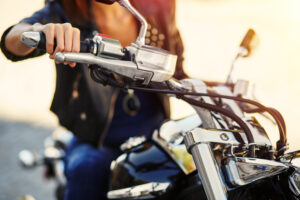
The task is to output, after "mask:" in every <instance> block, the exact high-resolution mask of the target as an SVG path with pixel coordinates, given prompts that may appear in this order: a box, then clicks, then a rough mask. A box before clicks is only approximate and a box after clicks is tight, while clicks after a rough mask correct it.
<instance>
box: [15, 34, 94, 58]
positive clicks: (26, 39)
mask: <svg viewBox="0 0 300 200" xmlns="http://www.w3.org/2000/svg"><path fill="white" fill-rule="evenodd" d="M21 40H22V42H23V43H24V44H26V45H28V46H30V47H34V48H38V49H42V50H46V36H45V34H44V33H43V32H24V33H23V34H22V36H21ZM55 48H56V40H54V49H55ZM93 48H94V43H93V41H92V40H85V41H81V42H80V52H82V53H92V52H93Z"/></svg>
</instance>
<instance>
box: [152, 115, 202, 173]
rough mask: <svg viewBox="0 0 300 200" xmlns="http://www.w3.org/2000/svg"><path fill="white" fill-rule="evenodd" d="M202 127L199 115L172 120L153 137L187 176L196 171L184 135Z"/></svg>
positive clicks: (164, 124)
mask: <svg viewBox="0 0 300 200" xmlns="http://www.w3.org/2000/svg"><path fill="white" fill-rule="evenodd" d="M200 125H201V120H200V118H199V116H198V115H196V114H195V115H191V116H189V117H186V118H184V119H181V120H176V121H173V120H170V121H167V122H165V123H163V124H162V125H161V127H160V128H159V130H158V131H155V132H154V133H153V135H152V139H153V140H154V141H155V142H156V143H157V144H158V145H159V146H160V147H162V148H163V149H164V150H165V152H166V153H167V154H168V155H169V156H170V157H171V158H172V159H173V161H175V162H176V164H177V165H178V166H179V167H180V168H181V170H182V171H183V172H184V173H185V174H190V173H191V172H193V171H195V170H196V167H195V164H194V161H193V158H192V156H191V155H190V154H189V153H188V152H187V150H186V147H185V144H184V134H185V133H186V132H188V131H191V130H192V129H194V128H196V127H198V126H200Z"/></svg>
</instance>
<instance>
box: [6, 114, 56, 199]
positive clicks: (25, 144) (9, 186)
mask: <svg viewBox="0 0 300 200" xmlns="http://www.w3.org/2000/svg"><path fill="white" fill-rule="evenodd" d="M51 132H52V130H51V129H50V128H44V127H41V126H38V125H32V124H26V123H21V122H12V121H5V120H3V119H0V200H16V199H18V198H19V197H21V196H23V195H26V194H31V195H32V196H34V197H35V198H36V200H51V199H52V200H53V199H54V195H53V192H54V189H53V188H54V182H53V181H48V180H45V179H43V176H42V173H43V168H42V167H38V168H35V169H22V167H20V165H19V163H18V157H17V156H18V152H19V151H21V150H22V149H29V150H33V151H36V152H42V149H43V140H44V138H45V137H47V136H48V135H50V134H51Z"/></svg>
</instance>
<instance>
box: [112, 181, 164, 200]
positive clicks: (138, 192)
mask: <svg viewBox="0 0 300 200" xmlns="http://www.w3.org/2000/svg"><path fill="white" fill-rule="evenodd" d="M169 186H170V183H166V182H163V183H159V182H151V183H146V184H142V185H137V186H134V187H128V188H124V189H119V190H112V191H109V192H108V193H107V198H108V199H120V198H127V199H128V198H129V199H136V198H138V199H142V198H146V197H147V198H151V197H155V196H157V195H161V194H163V193H165V192H166V191H167V189H168V187H169Z"/></svg>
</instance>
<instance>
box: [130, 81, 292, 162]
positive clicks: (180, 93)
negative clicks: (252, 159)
mask: <svg viewBox="0 0 300 200" xmlns="http://www.w3.org/2000/svg"><path fill="white" fill-rule="evenodd" d="M126 88H130V89H135V90H140V91H145V92H155V93H163V94H175V95H177V96H184V95H190V96H208V97H214V98H224V99H231V100H235V101H239V102H244V103H249V104H252V105H255V106H257V107H258V108H260V109H261V110H263V111H265V112H268V113H269V114H270V115H271V116H272V117H273V118H274V120H275V121H276V124H277V126H278V130H279V135H280V140H279V141H278V142H277V147H276V149H277V150H280V149H283V150H284V148H283V147H284V146H286V143H287V139H286V128H285V127H286V126H285V122H284V120H283V117H282V115H281V114H280V113H279V111H277V110H275V109H273V108H268V107H265V106H264V105H262V104H260V103H258V102H256V101H253V100H249V99H244V98H241V97H233V96H227V95H219V94H207V93H197V92H185V91H184V92H183V91H174V90H169V89H153V88H142V87H137V86H126ZM213 106H214V105H213ZM282 153H283V152H279V154H280V155H281V154H282ZM278 156H279V155H278Z"/></svg>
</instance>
